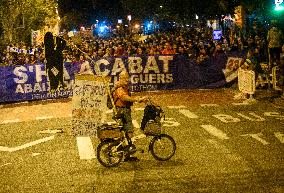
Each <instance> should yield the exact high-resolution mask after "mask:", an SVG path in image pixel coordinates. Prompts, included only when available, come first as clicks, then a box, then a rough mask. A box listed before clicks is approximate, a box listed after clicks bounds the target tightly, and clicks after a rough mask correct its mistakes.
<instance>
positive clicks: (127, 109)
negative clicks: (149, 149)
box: [113, 71, 148, 161]
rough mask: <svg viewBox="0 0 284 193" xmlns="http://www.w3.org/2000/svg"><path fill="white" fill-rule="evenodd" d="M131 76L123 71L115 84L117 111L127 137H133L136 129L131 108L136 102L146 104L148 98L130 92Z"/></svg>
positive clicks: (131, 159) (135, 159)
mask: <svg viewBox="0 0 284 193" xmlns="http://www.w3.org/2000/svg"><path fill="white" fill-rule="evenodd" d="M128 83H129V75H128V73H127V72H126V71H123V72H121V73H120V75H119V81H118V82H117V83H116V84H115V87H114V92H113V100H114V105H115V107H116V110H117V117H119V118H121V119H122V122H123V128H124V130H125V133H126V137H128V138H129V139H130V138H131V137H132V136H133V132H134V127H133V124H132V117H131V106H132V105H133V103H134V102H144V101H146V100H147V98H148V97H133V96H131V95H130V92H129V86H128ZM125 161H138V158H136V157H130V156H127V157H126V158H125Z"/></svg>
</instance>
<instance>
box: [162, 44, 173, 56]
mask: <svg viewBox="0 0 284 193" xmlns="http://www.w3.org/2000/svg"><path fill="white" fill-rule="evenodd" d="M162 54H163V55H168V54H175V51H174V49H172V46H171V44H170V42H166V43H165V48H164V49H163V50H162Z"/></svg>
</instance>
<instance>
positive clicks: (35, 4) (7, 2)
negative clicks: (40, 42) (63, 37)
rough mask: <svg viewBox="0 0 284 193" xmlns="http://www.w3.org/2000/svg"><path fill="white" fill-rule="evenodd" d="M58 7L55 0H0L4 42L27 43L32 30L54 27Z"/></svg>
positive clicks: (0, 22) (0, 23)
mask: <svg viewBox="0 0 284 193" xmlns="http://www.w3.org/2000/svg"><path fill="white" fill-rule="evenodd" d="M56 6H57V4H56V2H55V1H54V0H0V18H1V20H0V26H2V28H3V36H4V42H5V43H9V42H13V41H25V42H27V41H29V39H30V34H31V30H32V29H33V30H37V29H40V28H42V27H43V26H45V25H47V26H50V25H53V24H54V22H55V20H56ZM47 18H49V19H47Z"/></svg>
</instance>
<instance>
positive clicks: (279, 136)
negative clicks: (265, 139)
mask: <svg viewBox="0 0 284 193" xmlns="http://www.w3.org/2000/svg"><path fill="white" fill-rule="evenodd" d="M274 135H275V137H277V139H279V141H280V142H281V143H284V134H282V133H280V132H275V133H274Z"/></svg>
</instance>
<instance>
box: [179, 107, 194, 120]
mask: <svg viewBox="0 0 284 193" xmlns="http://www.w3.org/2000/svg"><path fill="white" fill-rule="evenodd" d="M178 111H179V112H180V113H181V114H183V115H184V116H186V117H188V118H190V119H197V118H199V117H198V116H197V115H196V114H195V113H193V112H191V111H189V110H187V109H179V110H178Z"/></svg>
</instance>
